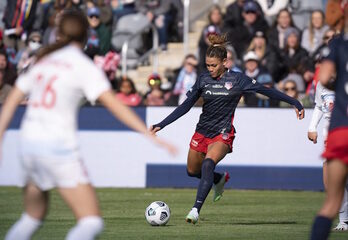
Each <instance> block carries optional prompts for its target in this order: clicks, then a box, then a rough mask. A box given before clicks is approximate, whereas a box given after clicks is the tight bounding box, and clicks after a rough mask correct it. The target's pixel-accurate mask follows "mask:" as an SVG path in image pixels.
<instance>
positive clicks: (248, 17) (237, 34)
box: [228, 1, 268, 58]
mask: <svg viewBox="0 0 348 240" xmlns="http://www.w3.org/2000/svg"><path fill="white" fill-rule="evenodd" d="M242 16H243V19H244V22H243V24H240V25H238V26H235V27H234V28H232V29H231V30H230V31H229V32H228V41H229V42H230V43H231V44H232V46H233V47H234V48H235V50H236V52H237V56H238V57H239V58H240V56H241V55H242V54H243V53H244V52H245V50H246V49H247V47H248V46H249V43H250V41H251V40H252V38H253V36H254V35H255V33H256V32H257V31H261V32H263V33H266V32H267V30H268V24H267V22H266V20H265V19H264V18H263V16H262V13H261V10H260V9H259V7H258V5H257V3H256V2H253V1H247V2H245V4H244V6H243V13H242Z"/></svg>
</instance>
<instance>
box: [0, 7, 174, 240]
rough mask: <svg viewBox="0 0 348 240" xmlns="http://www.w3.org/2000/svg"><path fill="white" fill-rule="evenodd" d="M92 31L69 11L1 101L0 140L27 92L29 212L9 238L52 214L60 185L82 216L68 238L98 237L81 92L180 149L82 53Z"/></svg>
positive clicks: (24, 154) (25, 233) (24, 136)
mask: <svg viewBox="0 0 348 240" xmlns="http://www.w3.org/2000/svg"><path fill="white" fill-rule="evenodd" d="M87 31H88V21H87V19H86V17H85V16H84V15H83V14H82V13H79V12H66V13H64V14H63V15H62V18H61V21H60V23H59V26H58V39H57V43H55V44H53V45H50V46H48V47H47V48H44V49H42V51H41V52H39V54H38V58H37V62H36V64H35V65H34V66H33V67H32V68H31V69H30V70H29V71H28V72H27V73H26V74H24V75H22V76H20V77H19V78H18V80H17V82H16V85H15V87H14V89H13V90H12V92H11V93H10V95H9V96H8V98H7V100H6V102H5V104H4V105H3V107H2V112H1V115H0V140H2V138H3V136H4V132H5V130H6V128H7V126H8V124H9V122H10V121H11V119H12V117H13V114H14V112H15V110H16V108H17V106H18V105H19V103H20V102H21V101H22V100H23V99H24V98H25V96H28V106H27V110H26V113H25V116H24V119H23V121H22V124H21V129H20V132H21V138H20V139H21V147H20V155H21V161H22V162H21V163H22V167H23V172H24V173H25V176H24V179H25V182H24V183H23V186H24V208H25V211H24V213H23V214H22V216H21V218H20V219H19V220H18V221H17V222H16V223H15V224H14V225H13V226H12V227H11V229H10V230H9V231H8V233H7V235H6V237H5V239H6V240H14V239H16V240H18V239H21V240H22V239H30V238H31V237H32V235H33V234H34V233H35V232H36V230H37V229H38V228H39V227H40V226H41V224H42V221H43V219H44V218H45V216H46V213H47V209H48V198H49V192H48V191H49V190H51V189H53V188H55V187H57V189H58V192H59V194H60V195H61V197H62V198H63V200H64V201H65V202H66V203H67V205H68V206H69V207H70V208H71V209H72V211H73V213H74V215H75V217H76V219H77V224H76V225H75V226H74V227H73V228H72V229H71V230H70V231H69V233H68V234H67V237H66V239H69V240H75V239H76V240H77V239H79V240H81V239H84V240H86V239H94V238H95V237H96V236H97V235H98V234H99V233H100V232H101V231H102V229H103V220H102V218H101V216H100V215H101V214H100V210H99V206H98V200H97V196H96V194H95V191H94V188H93V187H92V186H91V184H90V182H89V179H88V176H87V173H86V171H85V169H84V167H83V165H82V162H81V161H80V159H81V157H80V153H79V150H78V143H77V133H76V132H77V115H78V109H79V105H80V102H81V100H82V98H83V97H86V98H87V99H88V100H89V101H91V102H95V101H96V100H98V101H100V102H101V103H102V104H103V105H104V106H106V108H108V109H109V110H110V111H111V113H112V114H113V115H114V116H115V117H117V118H119V119H120V121H122V122H123V123H125V124H126V125H127V126H129V127H130V128H132V129H134V130H136V131H138V132H140V133H143V134H144V135H146V136H147V137H149V138H150V139H151V140H153V141H154V142H155V143H157V144H159V145H160V146H162V147H165V148H166V149H167V150H168V151H170V152H172V153H174V152H175V148H174V147H173V146H171V145H170V144H168V143H166V142H164V141H161V140H160V139H158V138H155V137H154V136H153V135H151V134H150V133H149V132H148V131H147V128H146V126H145V124H144V122H143V121H142V120H141V119H140V118H139V117H138V116H137V115H136V114H135V113H134V112H133V111H131V110H130V109H129V108H128V107H126V106H124V105H123V104H121V103H120V102H119V101H118V100H117V99H116V98H115V97H114V94H113V93H112V91H111V89H110V84H109V82H108V80H107V78H106V76H105V75H104V74H103V73H102V71H101V70H99V69H97V67H96V66H95V65H94V64H93V62H92V61H90V60H89V59H88V58H87V57H86V56H85V55H84V54H83V52H82V49H83V47H84V45H85V42H86V39H87Z"/></svg>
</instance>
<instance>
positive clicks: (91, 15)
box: [87, 7, 111, 57]
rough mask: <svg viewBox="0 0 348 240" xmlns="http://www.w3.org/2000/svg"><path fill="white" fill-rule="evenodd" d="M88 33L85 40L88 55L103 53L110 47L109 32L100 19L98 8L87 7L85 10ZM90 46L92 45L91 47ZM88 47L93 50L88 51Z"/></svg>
mask: <svg viewBox="0 0 348 240" xmlns="http://www.w3.org/2000/svg"><path fill="white" fill-rule="evenodd" d="M87 16H88V22H89V26H90V34H89V37H88V41H87V52H88V53H90V54H88V55H89V56H90V57H94V55H96V54H97V55H105V54H106V53H107V52H108V51H110V48H111V32H110V30H109V29H108V28H107V27H106V26H105V25H104V24H103V23H102V22H101V21H100V16H101V13H100V10H99V8H97V7H93V8H89V9H88V11H87ZM91 46H92V47H91ZM88 47H91V48H92V49H93V50H92V51H90V52H89V51H88Z"/></svg>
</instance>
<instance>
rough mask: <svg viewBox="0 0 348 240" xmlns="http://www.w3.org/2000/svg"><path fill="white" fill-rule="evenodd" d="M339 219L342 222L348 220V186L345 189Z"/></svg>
mask: <svg viewBox="0 0 348 240" xmlns="http://www.w3.org/2000/svg"><path fill="white" fill-rule="evenodd" d="M338 216H339V219H340V222H347V221H348V193H347V188H345V189H344V196H343V200H342V205H341V209H340V213H339V215H338Z"/></svg>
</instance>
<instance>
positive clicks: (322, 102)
mask: <svg viewBox="0 0 348 240" xmlns="http://www.w3.org/2000/svg"><path fill="white" fill-rule="evenodd" d="M334 101H335V92H334V91H331V90H329V89H327V88H325V87H324V86H323V85H321V83H320V82H319V83H318V84H317V87H316V91H315V107H314V112H313V116H312V120H311V123H310V126H309V131H310V132H316V131H317V126H318V124H319V121H320V119H321V117H322V116H324V120H325V123H324V128H323V135H324V138H326V136H327V133H328V127H329V123H330V118H331V111H332V109H333V104H334Z"/></svg>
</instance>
